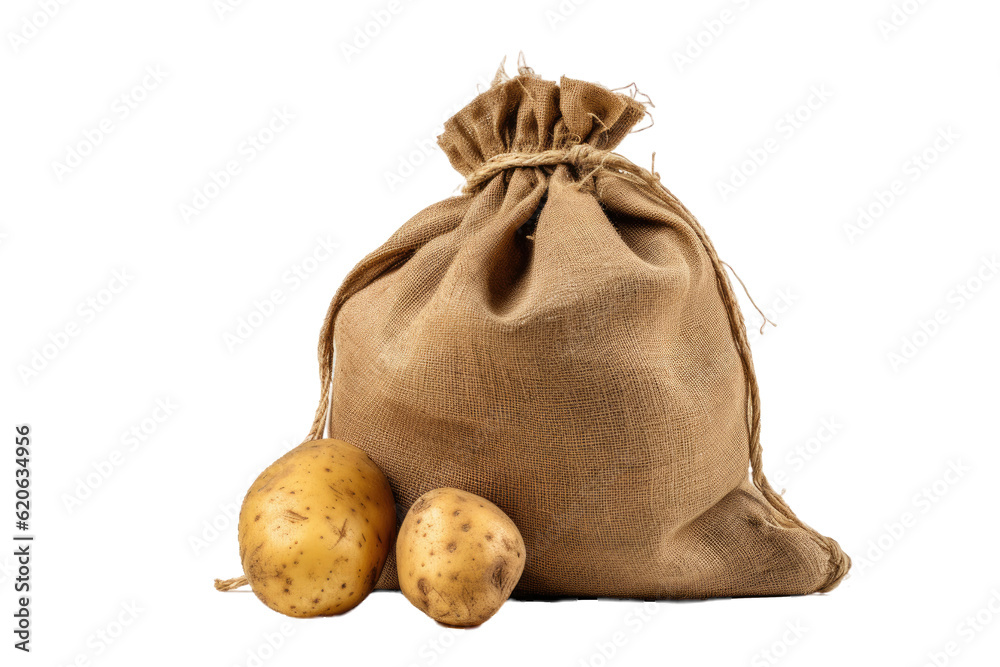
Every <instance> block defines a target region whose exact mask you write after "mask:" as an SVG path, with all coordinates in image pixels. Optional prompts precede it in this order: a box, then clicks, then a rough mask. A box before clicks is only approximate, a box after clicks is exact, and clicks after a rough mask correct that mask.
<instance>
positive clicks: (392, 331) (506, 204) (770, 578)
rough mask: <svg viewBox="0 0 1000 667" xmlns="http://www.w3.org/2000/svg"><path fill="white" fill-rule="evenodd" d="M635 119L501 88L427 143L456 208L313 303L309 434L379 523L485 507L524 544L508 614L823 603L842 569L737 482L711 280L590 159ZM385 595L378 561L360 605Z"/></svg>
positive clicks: (647, 197) (510, 86)
mask: <svg viewBox="0 0 1000 667" xmlns="http://www.w3.org/2000/svg"><path fill="white" fill-rule="evenodd" d="M644 115H645V107H644V105H643V104H641V103H640V102H638V101H637V100H636V99H633V97H632V96H630V95H627V94H619V93H616V92H613V91H611V90H608V89H607V88H604V87H602V86H599V85H596V84H592V83H586V82H583V81H577V80H572V79H568V78H562V79H561V80H560V81H559V82H558V83H555V82H552V81H545V80H543V79H541V78H538V77H537V76H535V75H534V73H533V72H531V71H530V70H521V73H520V74H519V75H518V76H516V77H514V78H507V77H506V76H505V75H503V74H502V73H501V74H499V75H498V78H497V80H496V81H495V82H494V85H493V86H492V87H491V88H490V89H489V90H487V91H486V92H484V93H482V94H481V95H479V96H478V97H476V98H475V99H474V100H473V101H472V102H471V103H470V104H469V105H468V106H466V107H465V108H464V109H462V110H461V111H460V112H458V113H457V114H456V115H455V116H454V117H453V118H451V119H450V120H449V121H448V122H447V123H446V124H445V131H444V133H443V134H442V135H441V136H440V137H439V139H438V141H439V144H440V146H441V148H442V149H443V150H444V152H445V154H446V155H447V156H448V158H449V160H450V161H451V164H452V165H453V166H454V167H455V169H457V170H458V171H459V172H461V174H462V175H463V176H465V177H466V179H467V185H466V188H465V191H464V192H463V193H462V194H461V195H459V196H454V197H451V198H448V199H445V200H444V201H442V202H440V203H438V204H435V205H433V206H430V207H429V208H427V209H425V210H423V211H421V212H420V213H418V214H417V215H416V216H414V217H413V218H412V219H411V220H409V221H408V222H407V223H406V224H404V225H403V226H402V227H401V228H400V229H399V230H398V231H397V232H396V233H395V234H394V235H393V236H392V237H391V238H390V239H389V240H388V241H387V242H386V243H385V244H384V245H383V246H382V247H380V248H379V249H377V250H376V251H375V252H373V253H372V254H370V255H369V256H368V257H366V258H365V259H364V260H363V261H361V263H360V264H358V266H357V267H355V268H354V269H353V270H352V271H351V272H350V274H349V275H348V276H347V278H346V280H345V281H344V283H343V285H342V286H341V288H340V290H339V291H338V292H337V294H336V295H335V296H334V299H333V302H332V303H331V305H330V309H329V311H328V313H327V319H326V323H325V325H324V327H323V331H322V332H321V336H320V345H319V357H320V366H321V367H320V377H321V383H322V395H321V399H320V404H319V407H318V408H317V411H316V416H315V421H314V424H313V428H312V430H311V431H310V438H322V437H324V431H325V430H327V429H328V430H329V437H334V438H339V439H342V440H346V441H348V442H350V443H352V444H354V445H357V446H359V447H361V448H363V449H364V450H365V451H367V452H368V454H369V455H370V456H371V458H372V459H373V460H374V461H375V462H376V463H377V464H378V465H379V466H380V467H381V468H382V470H383V471H385V474H386V475H387V477H388V478H389V481H390V482H391V484H392V489H393V492H394V493H395V497H396V502H397V503H398V505H399V507H398V509H399V510H400V512H401V513H405V511H406V510H407V509H408V508H409V507H410V505H411V504H412V503H413V502H414V501H415V500H416V499H417V498H418V497H419V496H420V495H422V494H423V493H425V492H427V491H430V490H431V489H435V488H439V487H456V488H459V489H464V490H466V491H470V492H472V493H476V494H478V495H480V496H483V497H484V498H487V499H488V500H490V501H491V502H493V503H495V504H496V505H497V506H499V507H500V508H501V509H503V511H504V512H506V513H507V514H508V515H509V516H510V518H511V519H513V521H514V523H515V524H516V525H517V526H518V528H519V529H520V531H521V533H522V535H523V536H524V541H525V544H526V547H527V564H526V567H525V569H524V574H523V576H522V578H521V580H520V583H519V584H518V586H517V589H516V590H515V593H514V596H515V597H521V598H533V597H624V598H641V599H663V598H705V597H719V596H757V595H788V594H804V593H811V592H816V591H822V592H825V591H829V590H831V589H832V588H834V587H835V586H836V585H837V584H838V583H839V582H840V580H841V579H842V578H843V577H844V575H845V574H846V573H847V570H848V568H849V567H850V559H849V558H848V557H847V556H846V555H845V554H844V552H843V551H842V550H841V549H840V547H839V545H838V544H837V542H836V541H834V540H833V539H831V538H829V537H825V536H823V535H821V534H819V533H818V532H816V531H815V530H813V529H812V528H810V527H809V526H807V525H805V524H804V523H803V522H802V521H800V520H799V519H798V518H797V517H796V516H795V514H794V513H793V512H792V511H791V510H790V509H789V507H788V506H787V505H786V504H785V502H784V500H783V499H782V497H781V496H780V495H779V494H777V493H776V492H775V491H774V490H773V489H772V488H771V486H770V485H769V484H768V482H767V480H766V479H765V477H764V475H763V473H762V472H761V448H760V410H759V398H758V395H757V381H756V377H755V375H754V370H753V363H752V361H751V357H750V349H749V345H748V343H747V337H746V331H745V327H744V322H743V317H742V315H741V313H740V310H739V307H738V305H737V301H736V298H735V295H734V292H733V288H732V285H731V284H730V281H729V278H728V276H727V274H726V272H725V268H724V266H723V264H722V262H721V261H720V260H719V258H718V256H717V254H716V252H715V250H714V249H713V247H712V244H711V241H709V239H708V237H707V236H706V235H705V232H704V230H703V228H702V227H701V226H700V225H699V223H698V222H697V221H696V220H695V218H694V217H693V216H692V215H691V214H690V213H689V212H688V210H687V209H686V208H685V207H684V206H683V205H682V204H681V203H680V202H679V201H678V200H677V199H676V198H675V197H674V196H673V195H672V194H671V193H670V192H669V191H668V190H667V189H666V188H664V187H663V186H662V185H661V184H660V183H659V177H658V176H657V175H656V174H653V173H650V172H649V171H646V170H645V169H642V168H640V167H637V166H636V165H634V164H633V163H631V162H629V161H628V160H626V159H625V158H623V157H621V156H620V155H618V154H617V153H613V152H611V150H612V149H613V148H615V147H616V146H617V145H618V143H619V142H620V141H621V140H622V139H623V138H624V137H625V136H626V135H627V134H628V133H629V132H630V131H632V130H633V128H634V127H635V126H636V125H637V124H638V123H639V122H640V121H641V120H642V118H643V117H644ZM334 350H336V354H335V355H334ZM334 366H335V367H334ZM397 587H398V585H397V579H396V567H395V559H394V558H392V557H390V560H389V562H388V563H387V564H386V567H385V569H384V571H383V573H382V577H381V579H380V581H379V588H389V589H394V588H397Z"/></svg>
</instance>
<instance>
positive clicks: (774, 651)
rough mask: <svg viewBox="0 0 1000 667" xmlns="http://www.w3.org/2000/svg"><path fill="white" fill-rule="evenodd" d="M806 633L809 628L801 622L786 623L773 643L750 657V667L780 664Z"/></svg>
mask: <svg viewBox="0 0 1000 667" xmlns="http://www.w3.org/2000/svg"><path fill="white" fill-rule="evenodd" d="M808 631H809V628H807V627H806V626H805V625H804V624H803V623H802V621H798V620H796V621H788V622H786V623H785V627H784V628H783V629H782V631H781V634H780V635H778V637H777V638H776V639H775V640H774V641H772V642H771V643H770V644H768V645H767V646H766V647H764V648H762V649H760V650H759V651H757V652H756V653H754V654H753V655H752V656H751V657H750V667H774V665H778V664H781V662H782V661H783V660H784V659H785V658H786V657H787V656H788V654H789V653H791V651H792V649H793V648H794V647H795V646H798V644H799V642H801V641H802V638H803V637H805V636H806V633H807V632H808Z"/></svg>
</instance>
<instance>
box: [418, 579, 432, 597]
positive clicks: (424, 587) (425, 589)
mask: <svg viewBox="0 0 1000 667" xmlns="http://www.w3.org/2000/svg"><path fill="white" fill-rule="evenodd" d="M417 590H419V591H420V593H421V594H422V595H427V594H428V593H430V592H431V587H430V584H428V583H427V580H426V579H424V578H423V577H420V578H419V579H417Z"/></svg>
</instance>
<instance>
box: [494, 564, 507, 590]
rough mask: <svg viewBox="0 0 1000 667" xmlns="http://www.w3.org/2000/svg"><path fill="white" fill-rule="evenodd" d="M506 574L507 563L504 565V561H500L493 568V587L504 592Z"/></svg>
mask: <svg viewBox="0 0 1000 667" xmlns="http://www.w3.org/2000/svg"><path fill="white" fill-rule="evenodd" d="M506 574H507V567H506V563H504V562H503V561H500V562H499V563H497V564H496V565H495V566H494V567H493V576H492V577H491V581H492V582H493V586H494V587H495V588H497V589H499V590H501V591H502V590H503V588H504V579H505V578H506Z"/></svg>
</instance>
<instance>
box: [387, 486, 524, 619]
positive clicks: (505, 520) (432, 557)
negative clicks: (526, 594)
mask: <svg viewBox="0 0 1000 667" xmlns="http://www.w3.org/2000/svg"><path fill="white" fill-rule="evenodd" d="M524 561H525V549H524V539H523V538H522V537H521V533H520V532H519V531H518V529H517V526H515V525H514V522H513V521H511V519H510V517H508V516H507V515H506V514H504V512H503V510H501V509H500V508H499V507H497V506H496V505H494V504H493V503H491V502H489V501H488V500H486V499H485V498H480V497H479V496H477V495H475V494H472V493H469V492H467V491H462V490H460V489H451V488H443V489H435V490H434V491H429V492H427V493H425V494H424V495H422V496H421V497H420V498H418V499H417V500H416V502H414V503H413V506H412V507H411V508H410V511H409V512H408V513H407V515H406V518H405V519H403V524H402V525H401V526H400V528H399V535H398V537H397V540H396V567H397V570H398V575H399V589H400V590H401V591H402V592H403V595H405V596H406V598H407V599H408V600H409V601H410V602H411V603H413V605H414V606H415V607H417V608H418V609H420V610H422V611H423V612H424V613H426V614H427V615H428V616H430V617H431V618H433V619H434V620H436V621H438V622H439V623H441V624H443V625H449V626H454V627H474V626H477V625H479V624H481V623H482V622H483V621H486V620H487V619H488V618H490V617H491V616H493V614H495V613H496V612H497V610H499V609H500V607H501V606H502V605H503V603H504V602H506V601H507V598H509V597H510V594H511V592H512V591H513V590H514V586H516V585H517V582H518V580H519V579H520V578H521V573H522V572H523V571H524Z"/></svg>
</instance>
